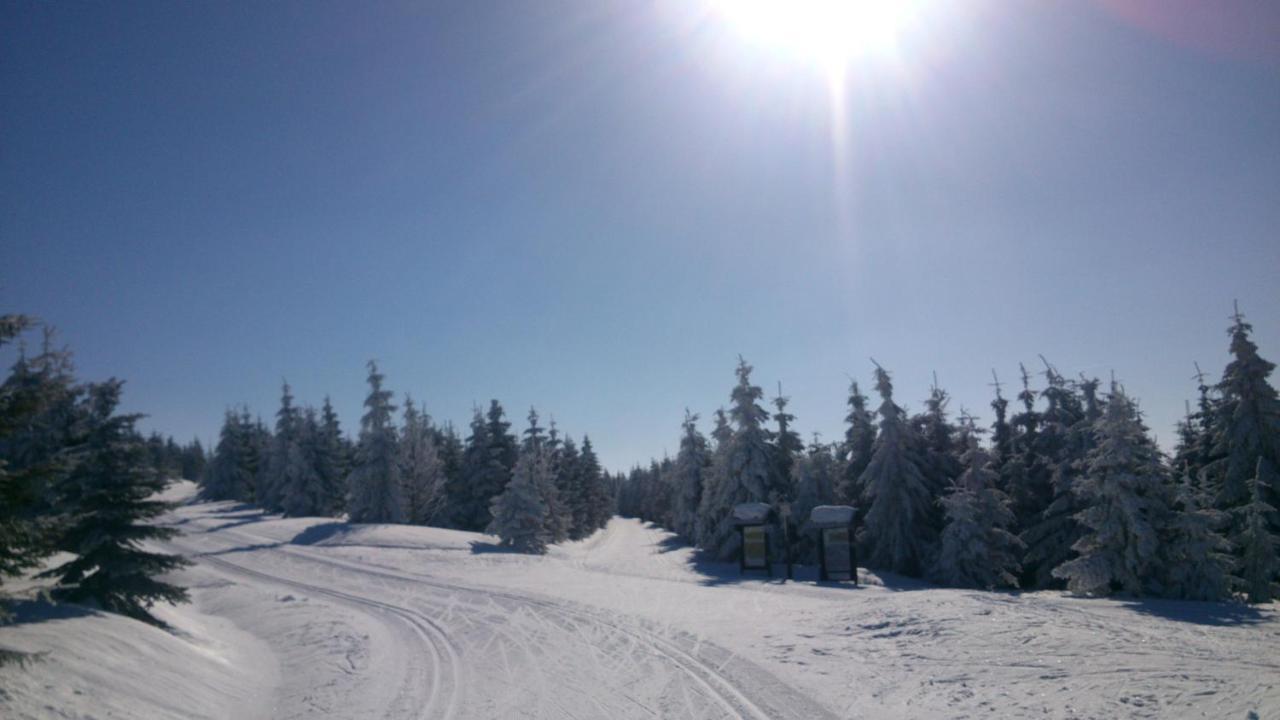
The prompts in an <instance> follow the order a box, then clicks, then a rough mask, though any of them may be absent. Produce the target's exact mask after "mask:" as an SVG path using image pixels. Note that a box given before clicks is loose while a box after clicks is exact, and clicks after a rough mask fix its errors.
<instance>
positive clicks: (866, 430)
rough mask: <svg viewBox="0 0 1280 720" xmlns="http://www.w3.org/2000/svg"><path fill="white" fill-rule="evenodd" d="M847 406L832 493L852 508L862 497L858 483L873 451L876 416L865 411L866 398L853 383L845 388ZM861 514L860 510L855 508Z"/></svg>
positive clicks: (855, 382) (855, 383)
mask: <svg viewBox="0 0 1280 720" xmlns="http://www.w3.org/2000/svg"><path fill="white" fill-rule="evenodd" d="M848 404H849V414H848V415H846V416H845V418H844V421H845V423H847V424H848V427H847V428H846V429H845V431H844V448H843V454H844V469H843V475H842V477H841V479H840V484H839V486H838V487H837V488H836V493H837V497H838V498H839V499H840V500H841V501H842V502H846V503H849V504H854V505H856V504H858V501H859V499H861V497H862V486H861V485H859V484H858V483H859V480H860V479H861V478H862V473H864V472H866V469H867V465H868V464H869V463H870V462H871V453H872V452H873V451H874V449H875V442H876V415H875V413H874V412H872V411H871V410H868V409H867V396H866V395H863V394H862V391H861V390H859V389H858V383H857V381H856V380H855V381H852V382H850V384H849V401H848ZM861 514H862V508H859V515H861Z"/></svg>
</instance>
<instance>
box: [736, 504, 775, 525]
mask: <svg viewBox="0 0 1280 720" xmlns="http://www.w3.org/2000/svg"><path fill="white" fill-rule="evenodd" d="M772 511H773V508H772V507H770V506H769V504H768V503H759V502H758V503H742V504H741V505H735V506H734V508H733V521H734V522H735V523H738V524H740V525H752V524H758V523H763V522H766V521H767V520H768V519H769V513H770V512H772Z"/></svg>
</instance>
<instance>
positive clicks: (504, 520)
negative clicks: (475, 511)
mask: <svg viewBox="0 0 1280 720" xmlns="http://www.w3.org/2000/svg"><path fill="white" fill-rule="evenodd" d="M550 475H551V473H550V471H549V470H548V468H547V462H546V458H545V457H544V456H543V455H542V453H541V452H540V451H537V452H527V453H524V454H522V455H521V456H520V459H519V460H518V461H516V467H515V472H514V473H512V477H511V481H510V482H508V483H507V487H506V489H504V490H503V491H502V493H501V494H499V495H498V496H497V497H495V498H493V501H492V503H491V505H490V510H489V512H490V515H491V516H492V518H493V519H492V520H491V521H490V523H489V526H488V528H487V530H486V532H489V533H490V534H493V535H497V536H498V537H499V538H501V539H502V544H503V545H504V546H506V547H509V548H512V549H513V550H516V551H518V552H524V553H535V554H542V553H545V552H546V551H547V543H548V542H549V541H550V537H549V535H548V533H547V528H546V521H547V506H546V505H545V504H544V503H543V502H542V488H543V487H544V486H546V485H548V484H550V483H551V482H552V480H551V477H550Z"/></svg>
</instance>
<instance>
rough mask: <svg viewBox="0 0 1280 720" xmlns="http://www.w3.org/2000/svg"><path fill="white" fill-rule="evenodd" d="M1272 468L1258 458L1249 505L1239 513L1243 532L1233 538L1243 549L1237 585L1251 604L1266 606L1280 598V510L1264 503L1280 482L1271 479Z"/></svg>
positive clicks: (1239, 560)
mask: <svg viewBox="0 0 1280 720" xmlns="http://www.w3.org/2000/svg"><path fill="white" fill-rule="evenodd" d="M1269 472H1270V468H1269V467H1268V466H1267V462H1266V460H1265V459H1264V458H1258V464H1257V466H1256V467H1255V470H1254V475H1253V478H1252V479H1251V480H1250V481H1249V503H1248V504H1247V505H1244V506H1242V507H1240V508H1237V509H1236V510H1235V512H1236V514H1237V515H1238V516H1239V521H1238V522H1237V526H1238V527H1239V528H1240V529H1239V531H1238V532H1237V533H1236V535H1235V537H1234V538H1233V539H1234V541H1235V544H1236V547H1237V548H1239V559H1238V560H1237V561H1236V567H1235V570H1236V584H1237V586H1238V587H1239V588H1240V590H1241V591H1242V592H1243V593H1244V594H1245V597H1246V598H1247V599H1248V600H1249V602H1251V603H1264V602H1268V601H1270V600H1272V599H1273V598H1277V597H1280V586H1278V585H1277V583H1276V572H1277V571H1280V557H1277V555H1276V550H1277V541H1276V537H1275V533H1274V531H1273V530H1272V528H1273V527H1275V522H1276V520H1275V515H1276V509H1275V507H1274V506H1273V505H1271V504H1270V503H1268V502H1267V501H1266V500H1265V499H1264V495H1265V493H1266V491H1267V488H1268V487H1274V485H1273V483H1275V482H1276V480H1277V478H1275V477H1274V476H1268V473H1269Z"/></svg>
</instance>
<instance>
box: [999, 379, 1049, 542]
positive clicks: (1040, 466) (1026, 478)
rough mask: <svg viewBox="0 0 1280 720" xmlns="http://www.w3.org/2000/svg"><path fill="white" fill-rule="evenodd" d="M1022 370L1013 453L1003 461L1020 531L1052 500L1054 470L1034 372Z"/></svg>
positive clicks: (1032, 522)
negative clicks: (1044, 435)
mask: <svg viewBox="0 0 1280 720" xmlns="http://www.w3.org/2000/svg"><path fill="white" fill-rule="evenodd" d="M1018 367H1019V369H1020V370H1021V371H1022V392H1020V393H1018V402H1020V403H1021V404H1022V409H1021V411H1020V412H1018V413H1016V414H1015V415H1014V416H1013V417H1012V418H1011V419H1010V425H1012V427H1013V439H1012V442H1011V445H1012V456H1011V457H1010V459H1009V462H1007V463H1004V466H1003V469H1004V472H1005V477H1004V478H1003V482H1002V485H1003V486H1004V488H1005V492H1006V493H1008V495H1009V500H1010V501H1011V502H1012V503H1013V514H1014V517H1015V518H1017V523H1016V528H1017V529H1018V530H1019V531H1022V530H1025V529H1026V528H1028V527H1031V526H1032V525H1034V524H1036V523H1037V522H1038V521H1039V519H1040V514H1041V513H1042V512H1044V509H1045V508H1046V507H1048V506H1049V503H1050V502H1051V501H1052V500H1053V479H1052V474H1053V470H1052V468H1051V467H1050V465H1049V460H1048V458H1045V457H1044V454H1043V453H1042V447H1043V443H1042V442H1041V439H1040V425H1041V414H1040V412H1039V411H1037V410H1036V407H1035V405H1036V393H1035V391H1034V390H1032V389H1031V376H1030V374H1029V373H1028V372H1027V369H1026V367H1024V366H1022V365H1019V366H1018Z"/></svg>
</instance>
